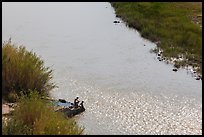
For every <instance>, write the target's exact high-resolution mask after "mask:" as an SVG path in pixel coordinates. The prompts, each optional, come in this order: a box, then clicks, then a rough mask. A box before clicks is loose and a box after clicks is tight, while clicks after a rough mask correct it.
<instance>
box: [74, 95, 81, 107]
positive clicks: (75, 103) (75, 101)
mask: <svg viewBox="0 0 204 137" xmlns="http://www.w3.org/2000/svg"><path fill="white" fill-rule="evenodd" d="M78 99H79V97H76V98H75V99H74V107H75V108H77V107H78V104H79V102H80V101H79V100H78Z"/></svg>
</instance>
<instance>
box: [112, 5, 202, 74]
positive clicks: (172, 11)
mask: <svg viewBox="0 0 204 137" xmlns="http://www.w3.org/2000/svg"><path fill="white" fill-rule="evenodd" d="M111 5H112V7H113V8H114V9H115V14H116V17H119V18H121V19H122V20H124V21H125V22H126V23H127V25H128V26H129V27H132V28H135V29H137V30H138V31H139V32H140V33H141V36H142V37H144V38H147V39H150V40H151V41H153V42H155V43H156V44H157V48H156V49H155V50H154V52H156V53H158V52H159V51H161V50H162V52H163V53H162V57H163V58H162V60H165V61H167V62H169V61H172V62H173V63H174V66H175V67H177V68H179V67H187V66H192V68H193V70H195V71H196V72H197V73H198V74H201V75H202V26H201V25H202V3H201V2H185V3H184V2H183V3H182V2H134V3H130V2H127V3H124V2H122V3H120V2H112V3H111ZM176 58H177V60H175V59H176ZM180 58H181V59H180Z"/></svg>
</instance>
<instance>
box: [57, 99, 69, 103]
mask: <svg viewBox="0 0 204 137" xmlns="http://www.w3.org/2000/svg"><path fill="white" fill-rule="evenodd" d="M59 102H61V103H66V102H67V101H66V100H64V99H59Z"/></svg>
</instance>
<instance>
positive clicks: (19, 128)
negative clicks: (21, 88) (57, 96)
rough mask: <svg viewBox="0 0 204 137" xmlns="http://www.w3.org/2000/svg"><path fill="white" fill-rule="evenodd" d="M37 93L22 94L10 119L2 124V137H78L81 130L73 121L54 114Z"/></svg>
mask: <svg viewBox="0 0 204 137" xmlns="http://www.w3.org/2000/svg"><path fill="white" fill-rule="evenodd" d="M41 97H42V95H40V94H39V92H37V91H29V94H27V95H25V94H22V95H21V97H20V99H19V100H18V107H17V108H15V110H14V112H13V114H12V116H11V119H10V120H9V121H8V122H7V123H5V122H4V123H3V127H2V132H3V135H80V134H82V132H83V128H81V127H79V126H78V125H77V124H76V122H75V121H74V119H71V118H67V117H66V116H64V115H63V113H61V112H54V110H53V106H52V105H50V104H49V103H48V102H47V101H46V100H43V99H41Z"/></svg>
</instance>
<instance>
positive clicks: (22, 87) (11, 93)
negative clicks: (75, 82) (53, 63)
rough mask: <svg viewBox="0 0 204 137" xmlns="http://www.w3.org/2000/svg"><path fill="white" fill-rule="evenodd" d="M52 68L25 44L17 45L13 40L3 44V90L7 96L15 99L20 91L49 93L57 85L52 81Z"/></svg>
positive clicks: (11, 99)
mask: <svg viewBox="0 0 204 137" xmlns="http://www.w3.org/2000/svg"><path fill="white" fill-rule="evenodd" d="M51 79H52V70H51V69H50V68H49V67H44V62H43V61H42V60H41V59H40V58H39V57H38V56H37V55H36V54H35V53H33V52H32V51H27V50H26V48H25V47H24V46H19V47H18V46H16V45H14V44H12V43H11V41H6V42H4V43H3V45H2V91H3V95H5V98H7V99H8V100H9V99H10V100H9V101H12V102H13V101H15V99H16V97H17V96H19V95H20V91H23V93H24V94H27V92H28V91H29V90H36V91H38V92H39V93H40V94H48V91H50V90H51V89H53V88H54V87H55V85H54V84H53V83H51V82H50V80H51Z"/></svg>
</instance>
